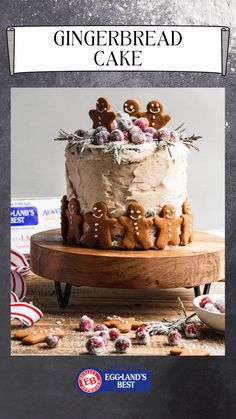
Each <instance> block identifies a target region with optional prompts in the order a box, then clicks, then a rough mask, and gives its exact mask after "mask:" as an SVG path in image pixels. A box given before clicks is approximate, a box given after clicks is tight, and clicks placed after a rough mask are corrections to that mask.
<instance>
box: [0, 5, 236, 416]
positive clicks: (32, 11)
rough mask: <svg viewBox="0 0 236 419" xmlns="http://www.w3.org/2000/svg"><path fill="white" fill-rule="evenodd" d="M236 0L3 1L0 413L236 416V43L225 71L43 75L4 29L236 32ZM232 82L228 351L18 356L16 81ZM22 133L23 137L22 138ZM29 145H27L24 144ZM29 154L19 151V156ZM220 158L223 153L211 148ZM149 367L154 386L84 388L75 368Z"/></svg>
mask: <svg viewBox="0 0 236 419" xmlns="http://www.w3.org/2000/svg"><path fill="white" fill-rule="evenodd" d="M234 6H235V0H232V1H230V0H228V1H225V2H223V3H222V1H220V0H215V2H205V3H204V4H203V2H202V1H199V0H194V1H193V0H190V1H185V0H179V1H178V2H177V1H171V0H169V1H167V0H165V1H164V0H160V1H156V0H153V1H144V0H136V1H129V2H123V1H113V0H112V1H100V2H98V1H80V2H79V1H75V0H71V1H69V0H57V1H56V0H51V1H50V0H47V1H41V2H39V1H31V0H28V1H26V0H15V1H11V2H9V1H7V0H1V1H0V16H1V33H0V48H1V50H0V64H1V74H0V90H1V101H0V109H1V122H0V133H1V141H0V170H1V175H0V197H1V207H0V234H1V242H0V246H1V252H0V330H1V335H0V379H1V381H0V383H1V384H0V387H1V390H0V417H1V418H3V419H21V418H27V419H28V418H29V419H31V418H34V419H39V418H40V419H41V418H42V417H46V418H48V417H51V418H58V419H74V418H79V417H83V418H92V417H96V418H98V419H100V418H110V417H113V418H118V417H119V418H144V417H149V418H156V417H157V418H164V419H166V418H174V417H175V418H176V417H183V418H199V417H201V418H209V417H214V415H216V417H218V418H225V417H227V418H231V417H233V414H234V398H233V393H234V391H233V390H235V380H236V378H235V377H236V362H235V361H236V359H235V358H236V356H235V353H236V351H235V347H236V339H235V327H234V321H235V303H234V301H235V277H234V274H235V246H236V239H235V209H236V207H235V195H236V187H235V185H236V158H235V153H236V144H235V138H234V135H233V133H234V134H235V121H236V118H235V91H236V89H235V79H236V77H235V67H236V66H235V64H236V59H235V47H234V46H233V47H232V50H231V52H230V55H229V62H228V73H227V76H226V77H223V76H220V75H215V74H208V75H207V74H194V73H192V74H187V73H178V74H177V73H154V72H153V73H121V72H120V73H65V74H64V73H44V74H18V75H15V76H14V77H10V75H9V70H8V60H7V46H6V34H5V29H6V27H7V26H14V25H15V26H17V25H64V24H65V25H66V24H71V25H72V24H73V25H82V24H87V25H103V24H104V25H108V24H118V25H119V24H120V25H122V24H129V25H135V24H136V25H139V24H159V25H162V24H211V25H216V24H219V25H228V26H231V28H232V32H231V42H232V41H233V39H234V40H235V35H234V34H235V32H234V31H235V26H234V25H235V10H236V9H235V7H234ZM27 86H30V87H80V86H82V87H86V86H89V87H92V86H93V87H103V86H104V87H118V86H122V87H127V86H129V87H152V86H153V87H218V86H219V87H225V89H226V121H227V122H228V125H227V129H226V248H227V259H226V262H227V263H226V279H227V342H226V349H227V350H226V357H212V358H204V357H203V358H201V357H200V358H191V357H190V358H182V359H181V358H178V359H176V358H174V359H173V358H168V357H147V358H145V357H135V358H134V357H124V358H123V357H117V358H114V357H112V358H109V357H102V358H99V357H97V358H96V357H81V358H80V357H15V358H14V357H12V358H11V357H10V339H9V333H10V324H9V246H10V230H9V202H10V88H11V87H27ZM19 141H20V139H19ZM22 151H23V152H24V150H22ZM19 158H20V157H19ZM212 158H214V152H213V155H212ZM114 366H116V367H123V368H128V367H135V368H139V367H140V368H147V369H149V370H151V371H152V374H153V388H152V391H151V392H150V393H148V394H145V393H144V394H138V393H134V394H132V393H114V394H112V393H104V394H97V395H94V396H90V397H89V396H86V395H83V394H81V393H80V392H78V391H77V389H76V387H75V375H76V373H77V371H78V370H79V369H82V368H84V367H95V368H96V367H97V368H111V367H114Z"/></svg>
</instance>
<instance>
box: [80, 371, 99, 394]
mask: <svg viewBox="0 0 236 419" xmlns="http://www.w3.org/2000/svg"><path fill="white" fill-rule="evenodd" d="M77 385H78V387H79V388H80V390H82V391H83V392H84V393H96V391H98V390H99V389H100V387H101V385H102V377H101V375H100V374H99V373H98V372H97V371H96V370H93V369H87V370H83V371H81V373H80V374H79V375H78V377H77Z"/></svg>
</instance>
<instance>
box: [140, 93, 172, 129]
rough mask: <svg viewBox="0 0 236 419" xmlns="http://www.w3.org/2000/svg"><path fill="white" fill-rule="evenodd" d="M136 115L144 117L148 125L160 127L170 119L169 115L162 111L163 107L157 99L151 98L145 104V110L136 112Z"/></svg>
mask: <svg viewBox="0 0 236 419" xmlns="http://www.w3.org/2000/svg"><path fill="white" fill-rule="evenodd" d="M138 117H139V118H140V117H145V118H147V119H148V121H149V126H150V127H153V128H156V129H160V128H162V127H164V126H165V125H166V124H167V122H169V121H170V119H171V116H170V115H167V114H165V113H164V108H163V105H162V103H161V102H160V101H159V100H151V101H150V102H148V104H147V111H146V112H138Z"/></svg>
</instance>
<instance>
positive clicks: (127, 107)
mask: <svg viewBox="0 0 236 419" xmlns="http://www.w3.org/2000/svg"><path fill="white" fill-rule="evenodd" d="M123 109H124V112H126V113H128V114H129V116H134V117H136V118H137V117H138V113H139V112H141V106H140V103H139V102H138V101H137V100H135V99H128V100H126V102H125V103H124V106H123Z"/></svg>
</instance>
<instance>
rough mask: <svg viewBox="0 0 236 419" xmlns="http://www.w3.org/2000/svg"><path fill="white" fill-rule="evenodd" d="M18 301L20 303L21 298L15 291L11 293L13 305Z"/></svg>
mask: <svg viewBox="0 0 236 419" xmlns="http://www.w3.org/2000/svg"><path fill="white" fill-rule="evenodd" d="M17 301H19V298H18V297H17V295H16V294H15V293H14V292H13V291H11V303H16V302H17Z"/></svg>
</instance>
